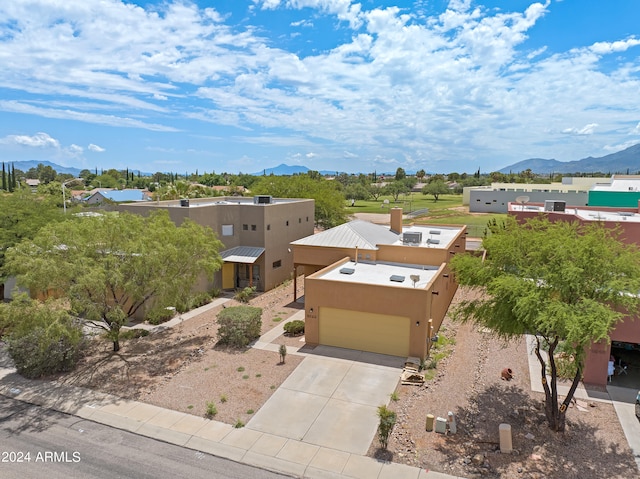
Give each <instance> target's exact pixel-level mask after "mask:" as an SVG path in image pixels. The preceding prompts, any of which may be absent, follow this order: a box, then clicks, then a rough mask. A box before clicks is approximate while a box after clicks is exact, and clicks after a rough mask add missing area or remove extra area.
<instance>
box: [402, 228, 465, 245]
mask: <svg viewBox="0 0 640 479" xmlns="http://www.w3.org/2000/svg"><path fill="white" fill-rule="evenodd" d="M460 231H462V227H461V226H429V225H420V226H405V227H403V228H402V235H398V239H397V241H396V242H395V243H392V244H394V245H400V246H402V245H408V243H407V242H406V241H403V239H404V240H406V239H407V238H408V237H409V236H411V234H412V233H419V234H421V241H420V243H418V244H416V245H415V246H417V247H421V248H436V249H446V248H448V247H449V246H451V243H452V242H453V240H454V239H455V238H456V236H457V235H459V234H460ZM407 233H409V235H407Z"/></svg>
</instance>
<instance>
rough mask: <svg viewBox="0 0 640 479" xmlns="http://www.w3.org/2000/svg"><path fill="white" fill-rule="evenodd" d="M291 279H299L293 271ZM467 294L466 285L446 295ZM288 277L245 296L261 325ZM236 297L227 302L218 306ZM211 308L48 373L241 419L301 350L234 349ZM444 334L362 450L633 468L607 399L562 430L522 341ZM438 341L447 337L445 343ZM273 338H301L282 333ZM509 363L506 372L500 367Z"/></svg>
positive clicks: (465, 466) (273, 318)
mask: <svg viewBox="0 0 640 479" xmlns="http://www.w3.org/2000/svg"><path fill="white" fill-rule="evenodd" d="M299 283H302V282H301V281H300V282H299ZM467 294H469V293H468V292H467V291H465V290H464V289H463V288H461V289H460V290H459V291H458V294H457V295H456V297H455V298H454V302H456V301H459V300H460V299H461V298H464V297H465V295H467ZM292 300H293V291H292V285H291V284H288V285H285V286H283V287H281V288H277V289H275V290H272V291H270V292H268V293H266V294H263V295H260V296H259V297H257V298H254V299H253V300H252V301H251V303H250V304H251V305H253V306H258V307H261V308H263V318H262V320H263V328H262V331H263V333H264V332H266V331H269V330H271V329H272V328H273V327H275V326H276V325H278V324H279V323H281V322H284V321H286V320H287V318H289V317H291V316H292V315H293V314H295V313H296V312H298V311H300V309H301V308H302V305H301V304H299V303H293V302H292ZM233 304H235V302H234V301H233V300H232V301H230V302H228V303H227V304H226V306H227V307H228V306H230V305H233ZM218 311H219V308H215V309H211V310H209V311H207V312H206V313H203V314H201V315H199V316H197V317H195V318H192V319H189V320H187V321H184V322H183V323H182V324H180V325H179V326H177V327H175V328H172V329H170V330H167V331H164V332H161V333H154V334H152V335H150V336H148V337H145V338H140V339H135V340H129V341H126V342H125V343H124V344H123V346H122V350H121V351H120V353H118V354H114V353H112V352H111V351H110V348H111V345H110V343H107V342H101V343H97V344H96V345H94V348H93V350H92V354H90V355H89V356H87V357H86V358H84V360H83V362H82V364H81V365H80V368H78V370H77V371H75V372H74V373H72V374H67V375H63V376H60V377H59V378H57V380H58V381H61V382H63V383H70V384H75V385H82V386H87V387H91V388H95V389H98V390H101V391H105V392H109V393H113V394H116V395H119V396H122V397H127V398H133V399H137V400H141V401H144V402H148V403H151V404H156V405H158V406H162V407H167V408H171V409H175V410H178V411H182V412H187V413H191V414H194V415H197V416H203V415H205V412H206V407H207V403H208V402H211V403H213V404H214V405H215V409H216V410H217V414H216V415H215V419H216V420H219V421H223V422H226V423H229V424H237V423H239V422H241V423H246V422H247V421H248V420H249V419H250V418H251V416H252V414H253V413H255V411H257V410H258V409H259V408H260V407H261V406H262V404H264V402H265V401H266V400H267V399H268V398H269V397H270V396H271V394H272V393H273V392H274V391H275V389H276V388H277V387H278V386H279V385H280V384H281V383H282V382H283V381H284V380H285V379H286V377H287V376H288V375H289V374H290V373H291V372H292V371H293V369H295V367H296V366H297V364H299V362H300V361H301V360H302V358H301V357H300V356H295V355H292V354H289V355H288V356H287V357H286V363H285V364H280V358H279V355H278V354H277V353H275V352H270V351H264V350H257V349H248V350H242V351H237V350H231V349H226V348H220V347H219V346H216V331H217V326H216V323H215V317H216V314H217V312H218ZM441 336H442V337H444V338H446V339H447V340H453V341H454V343H453V341H452V344H450V345H449V346H446V347H445V349H446V348H449V349H450V350H451V353H450V354H449V355H448V356H447V357H446V358H445V359H442V360H441V361H439V362H438V364H437V368H436V369H434V370H431V371H429V373H431V374H434V378H433V379H432V380H430V381H427V382H426V383H425V385H424V386H399V387H398V390H397V394H398V401H391V403H390V407H391V408H392V409H394V410H395V411H397V413H398V422H397V425H396V427H395V429H394V431H393V433H392V437H391V438H390V441H389V449H388V450H387V451H380V450H378V442H377V440H374V442H373V444H372V445H371V447H370V450H369V455H370V456H375V457H380V458H383V459H389V460H392V461H394V462H399V463H405V464H410V465H413V466H418V467H421V468H424V469H429V470H435V471H440V472H446V473H449V474H454V475H458V476H461V477H500V478H507V479H508V478H527V479H529V478H530V479H534V478H539V479H543V478H568V479H571V478H576V479H577V478H580V479H590V478H594V479H595V478H602V477H607V478H610V479H618V478H619V479H627V478H630V477H638V471H637V469H636V468H635V462H634V459H633V455H632V453H631V451H630V449H629V447H628V445H627V442H626V440H625V437H624V434H623V432H622V429H621V427H620V425H619V423H618V419H617V416H616V414H615V412H614V410H613V407H612V406H611V405H610V404H608V403H602V402H597V403H590V405H589V407H587V408H586V411H578V409H577V408H575V407H574V408H572V409H570V410H569V412H568V416H567V417H568V420H567V431H566V432H565V433H564V434H556V433H553V432H552V431H550V430H549V429H548V428H547V426H546V422H545V421H544V413H543V411H542V408H541V404H542V402H541V401H542V400H543V397H542V395H540V394H537V393H532V392H531V391H530V387H529V384H530V380H529V375H528V367H527V359H526V346H525V343H524V340H520V341H516V342H513V343H511V344H508V345H505V344H502V343H500V342H498V341H496V340H495V339H494V338H493V337H492V336H491V335H490V334H488V333H487V332H481V331H478V330H477V329H476V328H474V327H473V326H470V325H459V324H454V323H451V322H450V320H449V319H446V320H445V322H444V329H443V330H442V331H441ZM445 342H446V341H445ZM274 343H276V344H282V343H285V344H288V345H290V346H292V345H300V344H301V343H300V338H283V337H280V338H278V339H276V340H275V341H274ZM505 367H509V368H511V369H512V370H513V371H514V373H515V377H514V379H513V380H511V381H503V380H501V379H500V371H501V370H502V369H503V368H505ZM448 411H452V412H454V413H455V414H456V417H457V421H458V433H457V434H456V435H449V436H444V435H441V434H436V433H434V432H426V431H425V419H426V415H427V414H433V415H434V416H442V417H446V415H447V412H448ZM503 422H506V423H509V424H511V426H512V431H513V447H514V449H515V450H516V451H517V452H516V453H514V454H510V455H503V454H500V453H499V452H498V451H497V449H498V445H497V444H498V425H499V424H500V423H503Z"/></svg>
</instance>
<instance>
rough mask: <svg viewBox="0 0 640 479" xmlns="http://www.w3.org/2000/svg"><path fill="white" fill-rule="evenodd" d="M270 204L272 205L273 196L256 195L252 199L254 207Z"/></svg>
mask: <svg viewBox="0 0 640 479" xmlns="http://www.w3.org/2000/svg"><path fill="white" fill-rule="evenodd" d="M271 203H273V196H269V195H256V196H254V197H253V204H254V205H270V204H271Z"/></svg>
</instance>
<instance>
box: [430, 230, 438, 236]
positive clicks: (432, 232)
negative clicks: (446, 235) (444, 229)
mask: <svg viewBox="0 0 640 479" xmlns="http://www.w3.org/2000/svg"><path fill="white" fill-rule="evenodd" d="M440 233H441V231H440V230H429V234H430V235H439V234H440Z"/></svg>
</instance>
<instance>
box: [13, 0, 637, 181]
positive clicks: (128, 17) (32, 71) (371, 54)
mask: <svg viewBox="0 0 640 479" xmlns="http://www.w3.org/2000/svg"><path fill="white" fill-rule="evenodd" d="M431 3H432V2H421V4H423V5H424V12H427V11H432V8H430V4H431ZM254 5H255V7H256V8H255V9H253V11H251V12H250V13H251V15H250V16H249V17H248V19H243V21H242V23H241V24H239V25H233V24H231V23H227V22H231V21H232V17H224V16H222V15H221V14H220V13H218V12H217V11H216V10H215V9H211V8H209V9H200V8H198V6H197V4H195V3H189V2H182V1H174V0H167V2H162V3H159V4H157V5H155V6H154V7H153V8H150V7H147V9H145V8H143V7H141V6H137V5H135V4H132V3H126V2H124V1H119V0H111V1H108V2H102V1H98V0H66V1H65V2H64V8H63V7H60V5H59V4H58V3H56V2H51V1H50V0H29V1H26V0H15V1H11V2H1V3H0V25H12V29H11V30H9V29H8V28H5V27H4V26H3V27H0V28H2V35H0V58H4V59H11V67H10V68H3V69H0V88H3V89H5V90H6V91H10V92H14V93H12V96H9V97H4V98H5V99H4V100H0V110H2V111H4V112H10V113H17V114H21V115H31V116H33V117H41V118H48V119H56V120H63V121H68V122H71V121H73V122H82V123H91V124H98V125H106V126H111V127H119V128H138V129H142V130H147V131H151V132H179V128H178V127H177V126H175V125H180V127H181V128H182V127H183V125H185V124H188V125H194V124H195V125H200V126H202V125H206V126H205V128H206V130H204V129H203V130H199V131H196V130H195V129H194V131H193V132H192V134H193V135H194V136H195V135H196V134H197V133H201V134H202V136H204V135H206V134H210V135H211V136H214V137H224V138H225V140H228V141H230V142H233V143H234V144H237V145H242V147H245V146H246V145H249V146H256V145H257V146H264V147H265V148H273V149H276V148H279V149H284V148H285V147H286V148H288V150H286V152H285V153H283V154H282V157H284V155H286V154H290V152H291V151H293V152H303V153H301V154H302V155H304V154H305V153H304V152H309V151H313V152H315V154H316V155H317V156H316V157H315V158H313V161H320V158H322V159H323V161H324V160H325V159H326V158H333V159H334V161H335V164H336V165H343V164H345V163H346V162H344V160H343V159H344V158H350V156H349V155H351V154H353V155H354V156H353V159H354V161H353V164H354V165H356V166H354V168H359V167H360V165H362V167H363V168H370V165H369V164H368V162H369V160H368V159H370V158H377V159H376V160H375V161H376V162H378V163H379V164H398V165H399V166H401V165H400V163H403V162H405V164H406V162H409V161H411V162H414V163H415V164H427V162H430V161H433V162H434V163H433V164H436V163H435V162H437V161H443V160H446V159H448V158H460V159H465V160H466V161H469V162H473V164H474V165H475V164H477V163H478V162H479V161H480V160H481V159H482V158H496V157H499V158H505V157H510V158H511V160H518V159H523V158H526V157H528V156H545V155H548V156H549V157H551V156H553V157H556V158H559V159H562V158H565V159H575V158H579V157H580V155H581V154H582V151H584V148H586V147H587V146H585V144H586V142H587V141H592V140H587V138H586V137H587V136H588V137H590V138H597V139H598V142H599V143H598V144H599V145H602V144H610V145H615V144H621V143H622V139H621V138H619V137H614V136H613V135H614V133H612V132H622V133H619V136H621V135H623V134H624V135H626V134H628V132H629V125H631V124H635V123H636V122H637V121H638V117H637V112H638V111H640V95H638V91H640V80H639V78H638V70H637V59H632V60H631V61H628V62H619V64H618V65H615V64H614V66H613V67H611V66H610V65H608V66H607V67H608V68H609V70H605V69H604V68H603V66H602V65H600V57H601V56H602V55H605V54H608V53H616V54H619V55H621V54H622V53H624V52H627V54H628V53H629V50H630V49H631V48H632V47H637V46H638V45H640V40H638V39H636V38H626V39H620V40H618V41H612V42H596V43H592V44H591V45H582V46H580V45H578V46H576V48H574V49H573V50H570V51H565V52H554V51H551V50H552V49H551V48H548V47H547V46H545V45H540V44H536V46H535V48H529V47H528V45H527V37H528V35H529V31H530V30H531V29H532V27H534V26H535V25H536V24H537V23H538V22H539V21H540V20H541V19H542V18H543V17H544V16H545V15H549V14H550V13H553V8H554V5H553V4H551V3H550V2H549V1H545V2H534V3H532V4H531V5H530V6H529V7H528V8H526V9H525V10H524V11H513V9H512V10H511V11H508V7H506V6H505V7H503V8H502V9H501V10H489V9H487V8H484V7H478V6H476V5H477V2H471V1H470V0H455V1H451V2H449V5H448V8H447V10H446V12H444V13H442V14H441V15H436V16H423V14H420V15H418V14H409V13H407V12H409V11H411V10H410V9H406V8H403V9H400V8H398V7H389V8H385V7H372V6H371V5H373V4H372V3H371V2H355V1H351V0H254ZM363 5H364V6H363ZM376 5H377V4H376ZM427 7H429V8H427ZM285 8H286V9H295V10H297V12H296V17H295V18H296V21H295V22H292V23H291V25H292V26H296V27H305V26H311V25H313V24H312V23H311V20H312V19H315V18H318V15H319V14H322V15H325V16H332V17H333V18H334V19H337V20H339V22H336V23H339V26H338V27H336V28H340V29H342V33H344V29H345V28H346V27H347V26H349V27H350V28H351V29H353V31H351V32H349V34H348V35H347V36H346V37H345V38H348V40H345V41H343V42H342V43H340V44H337V45H336V46H335V47H334V48H333V49H330V50H323V51H321V52H320V53H308V52H306V53H295V52H289V51H285V50H283V49H279V48H276V47H275V45H278V44H279V43H277V41H275V39H273V38H269V34H270V32H268V31H267V32H265V30H263V28H264V25H262V24H259V22H256V25H258V26H255V27H254V26H252V25H250V22H251V21H252V18H254V16H257V15H258V14H262V15H269V14H272V13H273V12H269V11H267V10H273V9H285ZM363 8H365V9H366V8H370V9H369V10H363ZM509 8H510V7H509ZM514 8H515V7H514ZM260 9H261V10H262V11H259V10H260ZM424 15H426V13H425V14H424ZM299 18H302V19H300V20H299ZM320 24H321V22H319V21H318V22H316V26H315V27H314V29H311V28H308V29H307V28H299V29H298V30H299V31H297V32H296V33H298V34H300V35H301V37H300V42H303V41H304V40H306V41H309V42H312V41H313V40H314V38H315V37H314V35H317V34H318V31H316V30H315V28H319V25H320ZM305 35H307V36H306V37H305ZM105 39H108V41H105ZM287 39H290V37H289V36H287ZM60 59H64V61H60ZM623 63H624V64H623ZM612 92H613V93H612ZM34 97H38V98H39V100H38V101H35V100H33V99H32V98H34ZM25 98H30V100H26V99H25ZM587 118H588V120H586V119H587ZM185 120H186V121H185ZM178 121H180V122H181V123H178ZM586 121H589V122H591V123H590V124H587V125H585V122H586ZM569 125H585V126H577V127H575V126H574V127H568V126H569ZM216 126H223V127H225V129H221V130H215V127H216ZM43 128H45V127H43ZM236 128H237V129H241V130H243V131H244V132H246V135H245V134H244V133H243V134H242V135H240V134H238V131H237V130H235V129H236ZM229 131H231V133H230V134H229ZM639 133H640V126H638V127H636V130H635V134H639ZM7 138H8V137H7ZM5 140H6V138H5V139H4V140H1V141H2V142H3V143H6V141H5ZM51 140H53V139H52V138H51ZM53 141H57V140H53ZM77 141H78V142H81V141H80V140H77ZM593 141H595V140H593ZM14 144H16V143H14ZM45 144H46V142H45ZM82 144H85V143H82ZM594 144H595V143H594ZM94 146H96V147H97V145H94ZM168 146H169V145H167V149H170V148H168ZM50 147H51V146H50ZM589 147H590V148H593V146H592V145H591V146H589ZM56 148H60V146H59V144H58V146H57V147H56ZM97 148H101V147H97ZM87 149H88V150H89V151H94V152H97V151H99V150H97V149H92V146H91V145H89V147H88V148H87ZM177 149H178V150H180V151H182V150H183V148H182V147H178V148H177ZM256 150H257V147H256ZM242 154H244V152H241V153H240V156H241V155H242ZM514 155H520V156H519V157H516V158H514V157H513V156H514ZM236 156H239V155H236ZM249 157H250V156H247V158H249ZM358 158H361V159H362V160H358ZM364 158H366V159H367V160H364ZM310 160H311V159H310ZM358 161H360V162H361V163H357V162H358ZM350 164H351V162H350ZM474 169H475V168H474Z"/></svg>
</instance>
